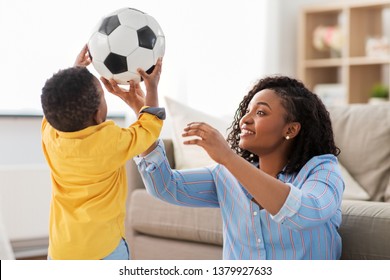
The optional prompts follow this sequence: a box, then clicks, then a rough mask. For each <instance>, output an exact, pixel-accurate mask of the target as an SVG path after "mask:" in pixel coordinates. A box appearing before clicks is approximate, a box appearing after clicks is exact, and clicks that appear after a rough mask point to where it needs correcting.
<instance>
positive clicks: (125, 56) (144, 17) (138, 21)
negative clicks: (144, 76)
mask: <svg viewBox="0 0 390 280" xmlns="http://www.w3.org/2000/svg"><path fill="white" fill-rule="evenodd" d="M88 50H89V54H90V57H91V59H92V64H93V66H94V68H95V69H96V71H97V72H98V73H99V74H100V75H101V76H103V77H104V78H106V79H114V80H115V81H116V82H117V83H118V84H122V85H123V84H128V83H129V81H130V80H134V81H136V82H140V81H141V77H140V75H139V74H138V72H137V68H142V69H143V70H145V71H146V72H147V73H148V74H150V73H151V72H152V71H153V69H154V66H155V64H156V62H157V59H158V58H159V57H162V56H163V55H164V53H165V36H164V33H163V31H162V29H161V27H160V25H159V24H158V22H157V21H156V20H155V19H154V18H153V17H152V16H150V15H148V14H146V13H144V12H141V11H139V10H136V9H132V8H123V9H120V10H117V11H114V12H113V13H111V14H109V15H107V16H106V17H104V18H102V19H101V20H100V22H99V23H98V24H97V26H96V28H95V30H94V31H93V33H92V35H91V38H90V39H89V41H88Z"/></svg>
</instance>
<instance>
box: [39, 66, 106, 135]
mask: <svg viewBox="0 0 390 280" xmlns="http://www.w3.org/2000/svg"><path fill="white" fill-rule="evenodd" d="M100 98H101V97H100V94H99V92H98V89H97V85H96V78H95V76H93V75H92V74H91V73H90V72H89V71H88V69H87V68H85V67H72V68H68V69H64V70H60V71H59V72H57V73H56V74H54V75H53V76H52V77H51V78H50V79H48V80H47V81H46V83H45V85H44V87H43V88H42V94H41V103H42V108H43V113H44V114H45V117H46V119H47V121H48V122H49V123H50V125H51V126H53V127H54V128H55V129H57V130H59V131H64V132H73V131H78V130H81V129H84V128H86V127H87V126H88V123H89V122H90V121H91V119H92V118H93V115H94V114H95V112H96V110H97V109H98V107H99V105H100Z"/></svg>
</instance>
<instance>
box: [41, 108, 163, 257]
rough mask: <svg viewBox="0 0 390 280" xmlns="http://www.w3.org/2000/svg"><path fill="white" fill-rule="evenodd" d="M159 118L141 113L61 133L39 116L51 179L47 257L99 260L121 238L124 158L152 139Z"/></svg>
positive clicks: (127, 157)
mask: <svg viewBox="0 0 390 280" xmlns="http://www.w3.org/2000/svg"><path fill="white" fill-rule="evenodd" d="M162 123H163V122H162V120H160V119H159V118H158V117H156V116H155V115H152V114H149V113H143V114H141V115H140V117H139V119H138V120H137V121H136V122H135V123H133V124H132V125H131V126H130V127H128V128H121V127H119V126H117V125H116V124H115V123H114V122H112V121H106V122H104V123H101V124H99V125H96V126H91V127H88V128H85V129H83V130H80V131H76V132H60V131H58V130H56V129H54V128H53V127H52V126H51V125H50V124H49V123H48V122H47V120H46V119H45V118H43V121H42V146H43V152H44V155H45V157H46V160H47V162H48V164H49V166H50V169H51V180H52V198H51V205H50V226H49V227H50V228H49V236H50V237H49V256H50V257H51V258H52V259H90V260H92V259H102V258H104V257H106V256H107V255H109V254H110V253H111V252H112V251H113V250H114V249H115V248H116V247H117V245H118V244H119V241H120V239H121V238H122V237H125V228H124V217H125V212H126V197H127V178H126V169H125V163H126V161H127V160H129V159H131V158H132V157H134V156H136V155H138V154H140V153H142V152H144V151H145V150H146V149H147V148H148V147H149V146H150V145H151V144H153V143H154V142H155V141H156V140H157V138H158V137H159V134H160V131H161V128H162Z"/></svg>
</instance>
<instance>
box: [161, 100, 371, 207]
mask: <svg viewBox="0 0 390 280" xmlns="http://www.w3.org/2000/svg"><path fill="white" fill-rule="evenodd" d="M165 103H166V109H167V113H168V116H169V118H170V121H171V123H172V141H173V148H174V153H175V154H174V156H175V164H176V168H177V169H186V168H197V167H204V166H208V165H212V164H215V162H214V161H213V160H212V159H211V158H210V157H209V155H208V154H207V153H206V151H205V150H204V149H203V148H201V147H199V146H196V145H184V144H183V141H184V138H183V137H182V136H181V135H182V133H183V129H184V128H185V127H186V126H187V124H188V123H190V122H195V121H199V122H206V123H208V124H210V125H211V126H213V127H214V128H216V129H217V130H218V131H220V132H221V133H222V134H223V135H224V136H225V138H226V136H227V128H228V127H229V126H230V125H231V122H232V121H233V118H230V119H228V118H226V120H225V119H222V118H217V117H214V116H211V115H208V114H206V113H203V112H201V111H198V110H195V109H193V108H191V107H189V106H187V105H185V104H183V103H180V102H178V101H175V100H173V99H171V98H169V97H165ZM339 165H340V169H341V173H342V176H343V179H344V182H345V190H344V194H343V198H344V199H351V200H369V199H370V196H369V195H368V193H367V192H366V191H365V190H364V189H363V188H362V187H361V186H360V185H359V183H357V182H356V180H355V179H354V178H353V177H352V176H351V175H350V174H349V172H348V171H347V170H346V169H345V167H343V166H342V165H341V164H339Z"/></svg>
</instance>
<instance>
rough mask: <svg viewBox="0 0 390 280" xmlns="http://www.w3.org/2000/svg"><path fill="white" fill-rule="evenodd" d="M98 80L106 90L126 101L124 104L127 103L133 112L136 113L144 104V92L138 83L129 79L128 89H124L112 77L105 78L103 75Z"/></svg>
mask: <svg viewBox="0 0 390 280" xmlns="http://www.w3.org/2000/svg"><path fill="white" fill-rule="evenodd" d="M100 80H101V81H102V83H103V85H104V87H105V88H106V89H107V91H108V92H110V93H112V94H114V95H116V96H118V97H119V98H121V99H122V100H123V101H124V102H126V104H127V105H129V107H130V108H131V109H132V110H133V111H134V112H135V114H138V112H139V111H140V110H141V108H142V107H143V106H144V105H145V93H144V92H143V90H142V89H141V86H140V84H139V83H136V82H134V81H130V87H129V90H126V89H124V88H122V87H120V86H119V85H118V83H117V82H116V81H115V80H113V79H111V80H107V79H106V78H104V77H100Z"/></svg>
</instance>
